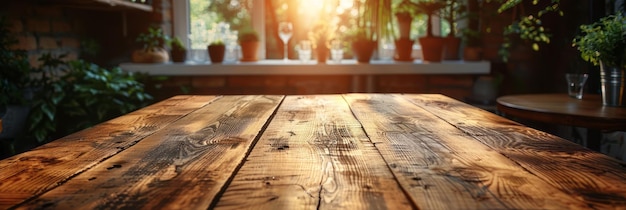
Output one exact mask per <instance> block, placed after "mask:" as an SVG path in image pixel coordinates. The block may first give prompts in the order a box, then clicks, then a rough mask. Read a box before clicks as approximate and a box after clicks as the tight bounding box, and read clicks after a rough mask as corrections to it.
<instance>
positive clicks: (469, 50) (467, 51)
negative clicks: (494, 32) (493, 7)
mask: <svg viewBox="0 0 626 210" xmlns="http://www.w3.org/2000/svg"><path fill="white" fill-rule="evenodd" d="M463 42H464V43H465V48H464V49H463V60H465V61H480V60H482V59H483V55H482V54H483V48H482V45H481V38H480V32H479V31H475V30H472V29H469V28H467V29H465V30H463Z"/></svg>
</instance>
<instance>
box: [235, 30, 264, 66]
mask: <svg viewBox="0 0 626 210" xmlns="http://www.w3.org/2000/svg"><path fill="white" fill-rule="evenodd" d="M238 40H239V45H241V61H244V62H248V61H257V60H259V59H258V57H257V51H258V50H259V44H260V42H259V34H258V33H257V32H256V31H254V30H251V29H250V30H244V31H242V33H240V34H239V37H238Z"/></svg>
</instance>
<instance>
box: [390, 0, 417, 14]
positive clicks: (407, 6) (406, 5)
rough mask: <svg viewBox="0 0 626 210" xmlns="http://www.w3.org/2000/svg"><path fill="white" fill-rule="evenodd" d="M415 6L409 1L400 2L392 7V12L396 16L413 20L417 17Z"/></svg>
mask: <svg viewBox="0 0 626 210" xmlns="http://www.w3.org/2000/svg"><path fill="white" fill-rule="evenodd" d="M417 9H418V8H417V4H416V3H415V2H412V1H410V0H402V1H401V2H400V3H397V4H394V5H393V12H394V15H396V16H404V17H407V18H413V17H415V16H417V15H418V11H417Z"/></svg>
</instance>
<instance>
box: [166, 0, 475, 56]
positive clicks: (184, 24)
mask: <svg viewBox="0 0 626 210" xmlns="http://www.w3.org/2000/svg"><path fill="white" fill-rule="evenodd" d="M265 1H266V0H254V1H252V2H253V5H252V11H251V13H250V16H251V19H252V20H251V22H252V27H253V28H254V29H255V30H256V31H257V33H258V35H259V41H260V42H261V43H263V44H261V45H259V49H258V51H257V57H258V58H259V59H260V60H264V59H266V55H265V52H266V45H265V43H266V37H265ZM172 18H173V34H174V36H176V37H180V38H181V39H182V40H181V41H183V44H184V45H185V46H186V47H187V49H190V48H189V46H190V43H189V38H188V37H189V33H190V30H191V29H190V27H189V26H190V18H189V0H175V1H172ZM441 21H442V20H441V18H439V17H437V16H435V17H433V18H432V22H433V29H434V32H433V34H434V35H435V36H440V35H441ZM461 24H465V23H461ZM379 42H380V41H379ZM379 44H380V43H379ZM417 44H418V46H419V43H417ZM417 50H418V52H420V54H421V47H418V49H417Z"/></svg>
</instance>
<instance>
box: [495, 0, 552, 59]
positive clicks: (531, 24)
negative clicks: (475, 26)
mask: <svg viewBox="0 0 626 210" xmlns="http://www.w3.org/2000/svg"><path fill="white" fill-rule="evenodd" d="M492 1H496V2H499V3H501V5H500V7H499V8H498V13H504V12H507V11H510V12H511V16H512V23H511V24H510V25H508V26H507V27H506V28H505V30H504V35H505V37H504V42H503V44H502V47H501V49H500V51H499V54H500V55H501V57H502V59H503V60H504V61H505V62H506V61H508V57H509V55H510V53H509V50H510V49H511V47H512V46H513V44H514V42H513V40H512V39H511V37H514V38H516V39H519V40H521V41H525V42H529V43H530V44H531V47H532V49H533V50H535V51H539V45H540V44H541V43H546V44H547V43H550V38H551V34H550V33H549V31H548V29H547V28H545V27H544V26H543V21H542V18H543V16H544V15H546V14H549V13H557V14H558V15H560V16H563V11H561V10H560V8H559V1H560V0H532V2H531V5H532V7H538V8H533V10H532V11H535V12H531V13H526V11H527V10H529V9H528V8H526V6H525V5H524V1H523V0H492ZM542 5H545V6H542Z"/></svg>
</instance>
